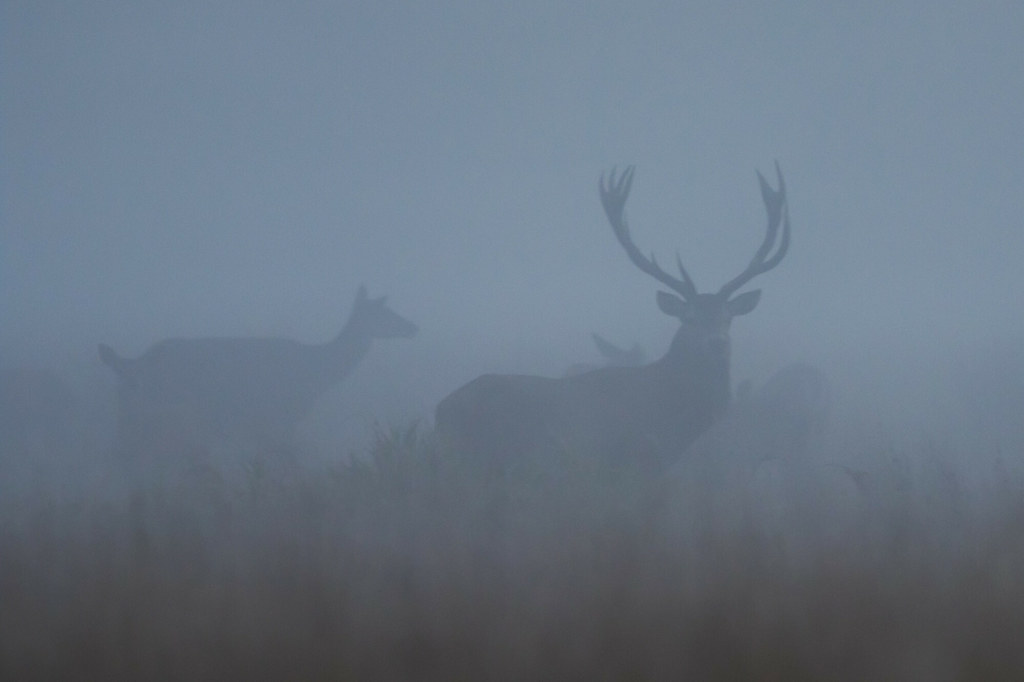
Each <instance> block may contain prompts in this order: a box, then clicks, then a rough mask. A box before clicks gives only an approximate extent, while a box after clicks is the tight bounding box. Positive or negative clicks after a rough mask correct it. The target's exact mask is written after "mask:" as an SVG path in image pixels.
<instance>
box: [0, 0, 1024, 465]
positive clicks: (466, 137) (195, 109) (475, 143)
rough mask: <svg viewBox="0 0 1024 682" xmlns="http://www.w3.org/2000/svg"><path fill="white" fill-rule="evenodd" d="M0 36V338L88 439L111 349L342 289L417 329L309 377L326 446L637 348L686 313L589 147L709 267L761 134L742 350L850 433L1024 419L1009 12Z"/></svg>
mask: <svg viewBox="0 0 1024 682" xmlns="http://www.w3.org/2000/svg"><path fill="white" fill-rule="evenodd" d="M0 31H2V39H0V154H2V159H0V192H2V203H0V319H2V320H3V324H2V325H0V365H2V366H3V367H5V368H8V367H19V368H25V367H32V368H49V369H52V370H54V371H55V372H57V373H58V374H59V375H60V376H62V377H65V378H66V379H67V380H68V382H69V383H70V385H71V386H72V387H73V390H74V391H75V393H76V397H77V399H78V400H79V401H80V405H84V407H80V408H79V409H81V410H84V412H85V414H86V417H84V419H86V420H87V421H90V423H91V424H92V425H93V426H91V427H90V428H89V429H87V430H88V432H89V434H90V435H89V436H88V439H91V440H89V443H90V444H91V445H90V447H92V448H93V449H94V450H96V451H97V452H104V451H105V449H106V448H107V447H108V445H109V440H110V437H111V436H112V433H113V423H114V413H115V406H114V401H115V396H114V386H115V379H114V376H113V375H112V374H111V373H110V372H109V370H108V369H107V368H106V367H104V366H103V365H102V364H101V363H100V361H99V358H98V357H97V350H96V349H97V345H98V344H100V343H105V344H109V345H110V346H112V347H113V348H114V349H116V350H117V351H118V352H119V353H121V354H122V355H124V356H127V357H136V356H138V355H141V354H142V353H143V352H144V351H145V350H146V349H147V348H149V347H150V346H151V345H152V344H154V343H156V342H158V341H160V340H162V339H167V338H198V337H285V338H290V339H295V340H298V341H302V342H307V343H321V342H325V341H328V340H329V339H331V338H333V337H334V336H335V335H336V334H337V333H338V331H339V329H341V327H342V325H343V324H344V322H345V320H346V318H347V317H348V315H349V313H350V311H351V310H352V307H353V301H354V300H355V297H356V292H357V290H358V288H359V286H360V285H361V284H365V285H366V287H367V289H368V290H369V292H370V294H371V295H372V296H380V295H387V296H388V303H389V305H390V306H391V307H392V308H393V309H394V310H395V311H397V312H398V313H399V314H401V315H402V316H404V317H406V318H408V319H409V320H412V321H414V322H415V323H416V324H417V325H418V327H419V332H418V334H417V336H416V337H415V338H414V339H412V340H383V341H378V342H376V343H375V344H374V346H373V348H372V349H371V351H370V353H369V355H368V356H367V358H366V359H365V360H364V361H363V362H362V363H361V365H360V366H359V367H358V368H356V370H355V371H354V373H353V374H352V375H351V376H350V377H349V378H348V379H347V380H346V381H344V382H343V383H342V384H340V385H339V386H337V387H336V388H335V389H333V390H332V391H330V392H329V393H328V394H327V395H326V396H325V397H324V398H323V399H322V400H320V401H318V402H317V404H316V406H315V407H314V409H313V411H312V413H311V414H310V416H309V417H308V418H307V419H306V420H305V421H304V422H303V423H302V426H301V430H300V431H301V439H302V442H303V443H304V445H305V447H306V448H307V450H306V451H305V452H306V453H307V454H306V456H307V457H309V458H310V460H311V461H314V460H315V461H331V460H333V459H336V458H338V457H340V456H342V455H348V454H353V453H355V454H358V453H359V452H361V451H364V450H365V448H366V447H367V445H368V444H369V443H371V442H372V434H373V432H374V429H375V425H381V424H383V425H385V428H387V427H390V426H395V427H397V428H405V427H406V426H407V425H409V424H411V423H414V422H419V423H421V424H423V425H425V427H426V428H429V425H430V423H431V421H432V419H433V414H434V408H435V406H436V405H437V403H438V401H440V400H441V399H442V398H444V396H446V395H447V394H449V393H450V392H451V391H453V390H455V389H456V388H457V387H459V386H460V385H462V384H465V383H466V382H467V381H469V380H471V379H472V378H474V377H476V376H478V375H480V374H482V373H485V372H501V373H529V374H540V375H546V376H559V375H561V374H562V373H563V372H564V371H565V370H566V368H568V367H569V366H570V365H572V364H574V363H581V362H600V355H599V354H598V352H597V349H596V348H595V347H594V345H593V342H592V340H591V333H592V332H597V333H599V334H601V335H602V336H603V337H605V338H607V339H609V340H610V341H612V342H613V343H615V344H617V345H619V346H621V347H624V348H625V347H629V346H631V345H632V344H633V343H635V342H639V343H640V344H641V345H642V346H643V347H644V348H645V349H646V351H647V355H648V357H650V358H657V357H659V356H661V355H662V354H663V353H664V352H665V350H666V348H667V347H668V343H669V341H670V339H671V338H672V334H673V333H674V331H675V329H676V328H677V326H678V325H677V323H676V322H675V321H674V320H673V319H671V318H669V317H666V316H665V315H663V314H662V313H661V312H659V310H658V308H657V306H656V305H655V292H656V291H657V290H658V289H659V285H658V284H657V283H656V282H654V280H653V279H651V278H650V277H648V276H647V275H645V274H643V273H641V272H640V271H639V270H638V269H637V268H636V267H634V266H633V265H632V264H631V263H630V262H629V260H628V259H627V258H626V257H625V254H624V253H623V251H622V249H621V247H620V246H619V244H618V243H616V241H615V239H614V237H613V235H612V232H611V230H610V229H609V227H608V223H607V220H606V218H605V215H604V213H603V211H602V208H601V203H600V201H599V199H598V180H599V178H600V177H601V175H602V173H606V172H607V171H609V170H611V169H612V168H613V167H618V168H620V169H621V168H623V167H624V166H626V165H630V164H635V165H636V169H637V170H636V180H635V183H634V186H633V190H632V194H631V195H630V198H629V203H628V208H627V214H628V217H629V221H630V225H631V227H632V231H633V236H634V239H635V241H636V243H637V245H638V246H639V248H640V250H641V251H642V252H644V253H645V254H646V253H654V254H655V255H656V256H657V257H658V259H659V262H661V263H663V264H666V266H667V265H669V264H672V263H673V258H674V255H675V254H676V252H678V253H679V254H680V256H681V258H682V261H683V262H684V263H685V264H686V267H687V269H688V270H689V272H690V274H692V275H693V277H694V279H695V280H696V283H697V286H698V288H699V289H700V290H701V291H715V290H717V289H718V287H719V286H720V285H721V284H722V283H724V282H725V281H726V280H728V279H729V278H731V277H733V276H734V275H736V274H738V273H739V271H740V270H742V268H743V267H745V266H746V264H747V262H748V261H749V259H750V257H751V255H752V254H753V252H754V251H755V249H756V248H757V246H758V245H759V244H760V242H761V239H762V237H763V234H764V229H765V216H764V206H763V204H762V200H761V195H760V192H759V189H758V184H757V176H756V174H755V171H757V170H760V171H761V172H762V173H764V174H765V175H766V177H768V178H769V179H772V180H773V181H774V177H773V175H774V167H773V164H774V163H775V161H776V160H777V161H778V163H779V164H780V166H781V168H782V171H783V173H784V175H785V180H786V185H787V188H788V198H789V207H790V214H791V220H792V234H793V237H792V247H791V249H790V251H789V253H788V255H787V257H786V259H785V260H784V261H783V262H782V264H781V265H780V266H779V267H778V268H776V269H775V270H773V271H772V272H770V273H768V274H765V275H763V276H761V277H759V278H758V279H757V280H756V281H754V282H753V283H751V284H750V285H748V286H747V287H746V288H747V289H750V288H761V289H763V291H764V294H763V296H762V299H761V302H760V305H759V306H758V308H757V310H756V311H754V312H753V313H752V314H750V315H749V316H745V317H743V318H741V319H737V320H736V322H735V324H734V325H733V328H732V338H733V355H732V358H733V360H732V362H733V377H734V378H735V379H736V380H742V379H750V380H752V381H753V382H754V383H755V385H759V384H761V383H763V382H764V381H765V380H767V379H768V378H769V377H770V376H771V375H772V374H773V373H774V372H775V371H777V370H778V369H779V368H780V367H783V366H786V365H788V364H791V363H794V362H803V363H809V364H812V365H814V366H816V367H818V368H820V369H821V370H822V372H823V373H824V374H825V376H827V377H828V379H829V381H830V383H831V386H832V390H833V393H834V397H835V404H834V406H833V419H834V424H833V425H834V427H835V429H836V432H837V433H839V434H841V436H840V438H847V437H849V436H850V434H864V432H865V431H868V430H870V431H871V434H870V436H871V438H874V439H878V440H879V441H884V442H885V443H897V442H903V441H907V442H912V443H916V442H921V441H924V440H929V441H931V440H937V441H939V442H943V443H954V442H955V443H961V441H962V440H964V439H970V438H974V436H973V435H971V436H964V435H963V433H964V428H966V427H965V426H964V424H968V423H970V424H973V425H975V426H977V424H978V419H980V418H983V417H984V416H985V415H986V414H998V415H1000V416H999V424H1000V426H999V427H998V428H1004V429H1010V430H1012V429H1013V428H1015V427H1014V426H1013V425H1012V422H1015V419H1016V418H1015V417H1014V416H1013V414H1012V413H1013V411H1014V410H1015V409H1016V408H1015V407H1014V405H1018V404H1019V403H1008V402H1007V401H1008V400H1020V394H1019V392H1018V393H1014V391H1019V386H1020V379H1019V377H1021V376H1022V374H1024V367H1022V353H1021V351H1020V348H1021V345H1022V344H1024V316H1022V315H1021V307H1020V304H1019V302H1018V301H1017V298H1018V292H1020V291H1021V290H1022V286H1024V274H1022V268H1021V256H1022V254H1024V218H1022V216H1024V191H1022V190H1021V188H1022V187H1024V136H1022V135H1021V121H1022V120H1024V69H1022V68H1021V65H1022V63H1024V62H1022V58H1024V49H1022V45H1024V5H1021V4H1020V3H1015V2H986V3H981V4H977V3H963V2H952V1H950V0H942V1H941V2H932V3H919V2H907V1H899V2H866V3H857V4H856V6H850V7H840V6H838V5H837V4H835V3H816V2H794V3H781V4H780V3H753V2H744V3H717V2H689V3H670V2H639V3H622V2H604V1H601V2H572V3H549V2H518V3H501V4H499V5H495V4H493V3H479V2H444V3H397V2H373V3H370V2H365V3H362V2H346V3H336V2H303V3H272V2H259V3H257V2H247V3H199V2H175V3H151V2H134V1H133V2H105V3H73V2H60V3H38V2H20V1H8V2H4V3H3V4H2V6H0ZM1004 370H1005V372H1004ZM1007 375H1008V376H1010V377H1011V379H1010V388H1005V386H1006V383H1005V382H1004V383H1002V384H1001V383H1000V381H1001V380H1002V379H1004V378H1005V376H1007ZM1012 377H1017V379H1012ZM1013 381H1017V382H1018V383H1016V384H1014V383H1013ZM965 405H966V407H965ZM1007 405H1010V407H1007ZM1007 411H1008V412H1009V413H1010V414H1009V415H1007V414H1005V412H1007ZM951 415H955V417H951ZM972 420H973V421H972ZM879 428H881V434H884V435H880V432H879V431H878V429H879ZM981 430H982V431H985V430H989V431H990V430H991V429H989V424H987V423H985V424H983V425H982V427H981ZM972 433H973V432H972ZM1015 433H1016V435H1017V436H1019V435H1020V434H1019V432H1015ZM958 439H960V440H958ZM844 442H848V441H844ZM872 442H875V441H872ZM1014 443H1015V447H1019V443H1020V441H1014ZM961 444H962V443H961ZM858 447H859V445H858V446H853V445H848V446H844V447H838V448H836V449H835V450H836V452H838V453H839V455H840V456H841V455H843V454H844V453H845V454H849V453H850V452H851V451H852V450H855V449H857V448H858ZM950 447H952V446H950ZM844 448H845V449H844ZM1017 454H1019V452H1018V453H1017Z"/></svg>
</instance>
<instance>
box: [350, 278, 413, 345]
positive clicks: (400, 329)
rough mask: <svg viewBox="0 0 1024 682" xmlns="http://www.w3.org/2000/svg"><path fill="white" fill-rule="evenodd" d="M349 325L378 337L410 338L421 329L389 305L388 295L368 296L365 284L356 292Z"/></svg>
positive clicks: (367, 334) (369, 335)
mask: <svg viewBox="0 0 1024 682" xmlns="http://www.w3.org/2000/svg"><path fill="white" fill-rule="evenodd" d="M349 325H350V326H352V327H354V328H356V329H359V330H360V331H361V332H363V333H364V334H365V335H366V336H368V337H370V338H376V339H409V338H412V337H413V336H415V335H416V332H417V331H418V330H419V327H417V326H416V324H415V323H413V322H411V321H409V320H407V319H405V318H404V317H402V316H401V315H399V314H398V313H396V312H395V311H394V310H392V309H391V308H389V307H388V298H387V296H380V297H378V298H370V297H369V296H367V294H366V287H365V286H360V287H359V292H358V293H357V294H356V302H355V305H354V306H353V307H352V315H351V317H350V318H349Z"/></svg>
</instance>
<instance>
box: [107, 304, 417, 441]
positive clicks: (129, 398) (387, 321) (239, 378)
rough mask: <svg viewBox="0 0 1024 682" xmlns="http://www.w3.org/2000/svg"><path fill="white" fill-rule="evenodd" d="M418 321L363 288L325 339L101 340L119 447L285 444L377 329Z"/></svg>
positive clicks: (398, 331)
mask: <svg viewBox="0 0 1024 682" xmlns="http://www.w3.org/2000/svg"><path fill="white" fill-rule="evenodd" d="M415 333H416V326H415V325H414V324H413V323H412V322H409V321H408V320H406V319H404V318H402V317H400V316H399V315H398V314H397V313H395V312H394V311H392V310H391V309H389V308H387V307H386V305H385V300H384V299H383V298H380V299H369V298H367V296H366V290H365V289H364V288H360V290H359V294H358V295H357V297H356V304H355V307H354V308H353V312H352V315H351V316H350V318H349V320H348V322H347V323H346V325H345V327H344V328H343V329H342V330H341V332H340V333H339V334H338V336H337V337H336V338H334V339H333V340H332V341H329V342H327V343H325V344H304V343H299V342H297V341H293V340H290V339H276V338H205V339H166V340H164V341H160V342H158V343H156V344H154V345H153V346H152V347H151V348H149V350H147V351H146V352H145V353H143V354H142V355H141V356H139V357H138V358H135V359H128V358H122V357H120V356H118V355H117V354H116V353H115V352H114V351H113V350H112V349H111V348H110V347H109V346H105V345H101V346H100V357H101V359H102V360H103V362H104V363H106V364H107V365H109V366H110V367H111V368H112V369H113V370H114V372H115V373H116V375H117V379H118V407H119V434H118V435H119V440H120V441H121V442H120V445H121V446H122V447H123V448H137V447H146V446H149V445H152V443H153V441H154V440H160V439H168V438H170V439H173V440H176V441H184V442H187V443H188V444H189V445H193V446H208V445H210V444H213V443H232V444H241V445H244V446H252V445H261V446H262V445H274V446H277V445H282V444H288V443H290V442H291V441H292V439H293V437H294V433H295V429H296V427H297V426H298V424H299V422H301V421H302V419H303V418H304V417H305V416H306V415H307V414H308V413H309V411H310V409H311V408H312V407H313V405H314V404H315V403H316V401H317V400H318V399H319V398H320V397H321V396H322V395H323V394H324V393H325V392H327V390H328V389H330V388H332V387H333V386H335V385H336V384H338V383H339V382H341V381H342V380H343V379H344V378H345V377H347V376H348V375H349V374H350V373H351V372H352V370H353V369H354V368H355V367H356V365H358V364H359V362H360V361H361V360H362V359H363V357H364V356H365V355H366V353H367V352H368V351H369V349H370V346H371V344H372V342H373V339H375V338H392V337H401V338H408V337H411V336H413V335H414V334H415Z"/></svg>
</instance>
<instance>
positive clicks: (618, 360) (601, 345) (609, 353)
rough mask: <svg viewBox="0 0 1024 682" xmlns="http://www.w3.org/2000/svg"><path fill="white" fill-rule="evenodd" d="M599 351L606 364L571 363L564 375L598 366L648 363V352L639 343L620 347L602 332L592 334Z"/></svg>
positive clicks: (579, 372)
mask: <svg viewBox="0 0 1024 682" xmlns="http://www.w3.org/2000/svg"><path fill="white" fill-rule="evenodd" d="M590 338H592V339H593V340H594V345H595V346H597V350H598V352H599V353H600V354H601V355H603V356H604V364H603V365H597V364H594V363H592V362H578V363H576V364H574V365H570V366H569V368H568V369H566V370H565V374H563V375H562V376H567V377H571V376H575V375H576V374H583V373H584V372H590V371H592V370H595V369H597V368H598V367H638V366H640V365H643V364H646V362H647V353H646V352H644V349H643V347H642V346H641V345H640V344H639V343H634V344H633V345H632V346H631V347H630V348H620V347H618V346H616V345H615V344H614V343H611V342H610V341H608V340H606V339H605V338H603V337H602V336H601V335H600V334H591V335H590Z"/></svg>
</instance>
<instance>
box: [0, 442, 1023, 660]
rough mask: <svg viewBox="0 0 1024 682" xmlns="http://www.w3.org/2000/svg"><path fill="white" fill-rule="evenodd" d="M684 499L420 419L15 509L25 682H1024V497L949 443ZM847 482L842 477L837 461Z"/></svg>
mask: <svg viewBox="0 0 1024 682" xmlns="http://www.w3.org/2000/svg"><path fill="white" fill-rule="evenodd" d="M882 459H884V460H885V461H886V462H888V463H889V464H887V468H886V467H880V468H877V469H875V470H872V471H866V472H861V471H853V470H850V471H843V470H841V469H840V468H838V467H817V468H815V467H813V466H810V465H801V464H792V465H790V466H780V467H777V468H775V469H772V470H762V471H761V473H760V474H759V475H758V476H754V477H750V478H747V479H745V480H744V481H743V482H741V483H723V484H722V486H721V487H719V488H713V489H704V490H702V491H700V494H691V495H690V496H689V497H688V498H687V499H686V500H685V501H683V502H681V501H680V500H679V499H678V498H679V496H680V495H681V493H682V492H683V491H685V490H687V489H688V488H687V486H686V485H685V484H684V482H680V481H676V480H672V481H666V480H665V479H664V478H650V477H648V476H647V475H646V474H644V473H643V472H635V471H630V470H621V469H620V470H615V471H611V470H605V469H601V468H599V467H596V466H594V465H593V464H591V463H588V461H587V460H586V458H583V457H579V456H574V455H573V453H565V455H564V457H562V458H560V459H559V461H557V462H552V463H551V466H550V467H547V468H545V469H544V470H543V471H538V470H536V469H533V470H525V469H524V470H518V471H517V470H514V469H513V470H511V471H505V472H497V471H493V470H487V469H485V468H480V467H476V466H473V465H472V463H468V462H465V461H461V460H460V458H459V457H457V456H455V455H453V454H452V453H449V452H446V451H445V450H444V448H442V447H440V446H438V444H436V443H435V442H433V441H432V439H431V436H430V434H426V433H423V432H422V431H421V430H417V429H415V428H410V429H406V430H393V431H388V432H382V433H380V434H379V436H378V438H377V440H376V443H375V444H374V446H373V447H372V448H371V450H370V452H369V453H367V455H366V457H364V458H362V459H359V460H356V461H353V462H351V463H345V464H338V465H336V466H334V467H327V468H317V469H303V468H301V467H298V466H287V467H267V466H263V465H260V464H258V463H254V464H253V465H252V466H250V467H249V468H248V469H247V470H246V472H245V475H244V476H243V477H241V478H231V477H228V476H225V475H224V474H223V473H222V472H221V471H218V470H217V469H216V468H214V467H210V466H193V467H190V468H188V469H183V470H181V471H178V472H177V473H176V474H175V475H173V476H167V477H166V478H160V479H158V480H148V481H147V480H143V481H138V482H135V483H133V485H132V486H130V487H129V488H128V490H127V492H125V493H123V494H118V495H114V494H96V495H86V496H80V497H78V498H75V499H70V500H61V499H58V498H57V497H56V496H48V495H42V496H33V497H22V498H17V497H16V496H13V497H12V496H8V498H7V499H5V500H0V513H2V516H0V677H2V678H3V679H12V680H15V679H16V680H58V679H59V680H76V679H82V680H85V679H88V680H100V679H104V680H106V679H132V680H145V679H188V680H202V679H217V680H227V679H245V680H262V679H310V680H346V679H353V680H373V679H386V680H401V679H428V680H463V679H464V680H481V679H578V680H593V679H608V680H612V679H630V680H634V679H655V680H657V679H758V680H773V679H774V680H801V679H814V680H819V679H837V680H864V679H907V680H944V679H949V680H998V679H1006V680H1010V679H1024V486H1022V483H1021V480H1020V478H1019V476H1018V474H1016V473H1014V472H1016V471H1017V470H1016V469H1015V468H1013V466H1009V469H1007V470H1006V471H1003V472H1001V473H999V475H997V476H992V477H991V479H990V480H989V483H987V484H986V485H983V486H980V487H979V486H975V485H973V484H969V483H968V482H967V481H966V479H965V478H964V477H963V476H962V475H960V474H958V473H956V470H955V468H950V467H946V466H945V465H944V464H943V461H945V460H943V459H942V458H937V457H936V456H935V453H934V452H933V451H932V446H928V445H922V446H921V447H920V448H919V449H918V450H915V451H907V452H896V453H885V455H884V457H883V458H882ZM826 471H827V472H828V474H827V475H826V474H825V473H824V472H826Z"/></svg>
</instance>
